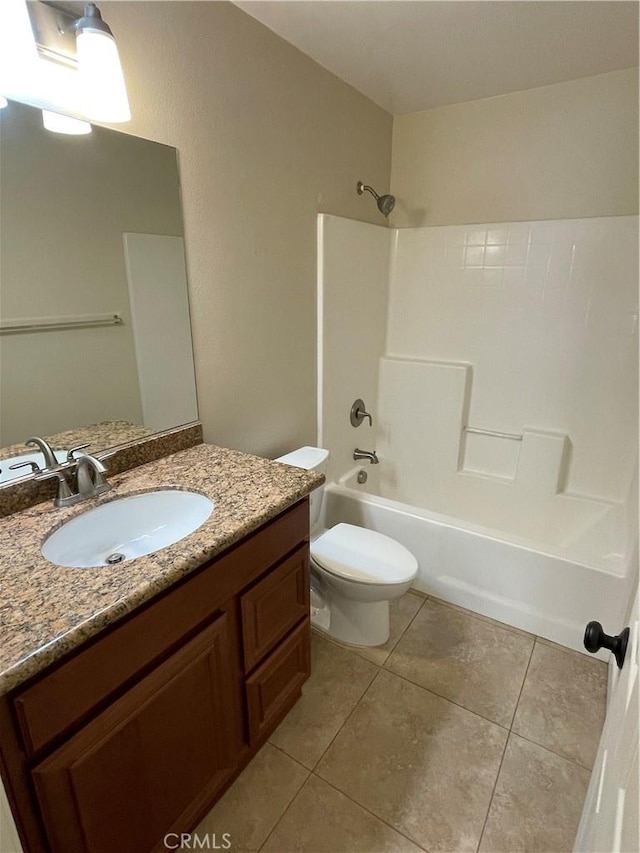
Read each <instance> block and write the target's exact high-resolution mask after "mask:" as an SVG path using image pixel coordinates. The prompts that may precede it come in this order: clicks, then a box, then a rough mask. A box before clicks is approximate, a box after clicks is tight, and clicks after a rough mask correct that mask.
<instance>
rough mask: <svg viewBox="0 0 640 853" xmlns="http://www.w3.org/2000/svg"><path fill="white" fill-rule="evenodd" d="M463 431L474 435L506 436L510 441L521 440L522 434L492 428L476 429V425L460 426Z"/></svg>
mask: <svg viewBox="0 0 640 853" xmlns="http://www.w3.org/2000/svg"><path fill="white" fill-rule="evenodd" d="M462 429H463V430H464V432H472V433H474V435H491V436H493V437H494V438H508V439H510V440H511V441H522V436H521V435H518V434H516V433H514V432H496V431H495V430H492V429H478V428H477V427H470V426H465V427H462Z"/></svg>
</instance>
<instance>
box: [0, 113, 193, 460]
mask: <svg viewBox="0 0 640 853" xmlns="http://www.w3.org/2000/svg"><path fill="white" fill-rule="evenodd" d="M0 145H1V151H0V153H1V155H2V156H1V161H0V221H1V223H2V262H1V265H0V316H1V318H2V320H3V321H6V320H15V319H18V318H19V319H25V318H47V319H48V318H53V319H55V318H57V317H78V316H86V315H93V314H110V313H113V312H119V313H120V314H121V315H122V316H123V319H124V325H122V326H117V327H116V326H107V327H101V328H93V329H73V330H65V331H48V332H37V333H33V334H18V335H14V334H12V335H3V336H2V337H0V445H3V446H6V445H11V444H14V443H15V444H18V443H21V442H23V441H24V440H25V439H26V438H28V437H29V436H30V435H34V434H37V435H51V434H52V433H56V432H60V431H62V430H66V429H70V428H72V427H78V426H86V425H88V424H93V423H97V422H100V421H104V420H126V421H131V422H133V423H142V409H141V403H140V391H139V388H138V374H137V367H136V358H135V352H134V348H133V337H132V325H131V317H130V310H129V292H128V285H127V274H126V268H125V256H124V250H123V238H122V235H123V232H125V231H133V232H141V233H150V234H165V235H175V236H180V235H182V217H181V211H180V187H179V181H178V171H177V168H176V153H175V151H174V149H172V148H169V147H167V146H164V145H156V144H154V143H151V142H148V141H147V140H140V139H135V138H132V137H130V136H126V135H124V134H122V133H114V132H112V131H110V130H104V129H103V128H95V129H94V132H93V133H92V134H91V135H89V136H80V137H70V136H65V135H62V134H56V133H50V132H49V131H47V130H44V128H43V126H42V114H41V112H40V111H39V110H36V109H33V108H32V107H26V106H23V105H22V104H15V103H12V104H10V106H9V107H8V108H7V109H5V110H3V111H2V114H1V116H0Z"/></svg>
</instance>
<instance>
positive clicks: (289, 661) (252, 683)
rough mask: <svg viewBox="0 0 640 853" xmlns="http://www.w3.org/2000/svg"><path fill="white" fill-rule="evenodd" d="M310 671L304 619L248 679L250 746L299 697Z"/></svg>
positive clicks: (308, 630)
mask: <svg viewBox="0 0 640 853" xmlns="http://www.w3.org/2000/svg"><path fill="white" fill-rule="evenodd" d="M310 674H311V624H310V621H309V617H308V616H307V618H306V619H305V621H304V622H302V623H301V624H300V625H298V627H297V628H295V629H294V630H293V631H292V632H291V633H290V634H289V636H288V637H287V638H286V640H284V642H282V643H280V645H279V646H278V648H277V649H276V650H275V651H274V652H272V653H271V654H270V655H269V657H268V658H267V659H266V660H265V661H264V663H262V664H261V665H260V666H259V667H258V668H257V669H256V670H255V672H254V673H253V674H252V675H251V676H249V678H247V682H246V685H247V710H248V714H249V738H250V741H251V744H252V745H255V744H256V743H258V742H259V741H260V740H263V739H264V737H265V736H266V735H267V734H268V733H269V732H270V731H272V730H273V728H274V727H275V726H276V725H277V724H278V723H279V722H280V720H281V719H282V718H283V717H284V715H285V714H286V713H287V711H289V709H290V708H291V707H292V706H293V705H294V704H295V702H296V700H297V698H298V697H299V696H300V691H301V690H302V685H303V684H304V682H305V681H306V680H307V678H309V675H310Z"/></svg>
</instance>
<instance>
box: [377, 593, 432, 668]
mask: <svg viewBox="0 0 640 853" xmlns="http://www.w3.org/2000/svg"><path fill="white" fill-rule="evenodd" d="M426 600H427V599H426V597H425V598H423V599H422V601H421V602H420V606H419V607H418V609H417V610H416V612H415V613H414V614H413V616H412V617H411V619H409V621H408V622H407V625H406V627H405V628H404V630H403V631H402V632H401V633H400V636H399V637H398V639H397V640H396V641H395V643H394V644H393V646H392V647H391V648H390V649H389V652H388V654H387V656H386V658H385V659H384V660H383V661H382V663H381V664H379V666H380V669H384V668H385V666H386V665H387V661H388V660H389V658H390V657H391V655H392V654H393V652H394V651H395V650H396V649H397V647H398V643H399V642H400V640H401V639H402V638H403V637H404V635H405V634H406V633H407V631H408V630H409V628H410V627H411V626H412V625H413V623H414V621H415V619H416V617H417V615H418V613H420V611H421V610H422V607H423V605H424V603H425V601H426Z"/></svg>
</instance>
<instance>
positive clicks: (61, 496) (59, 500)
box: [33, 463, 76, 506]
mask: <svg viewBox="0 0 640 853" xmlns="http://www.w3.org/2000/svg"><path fill="white" fill-rule="evenodd" d="M68 467H69V465H68V463H66V464H65V463H60V465H58V466H57V467H56V468H50V469H49V470H46V471H39V472H38V473H37V474H34V477H33V479H34V480H51V479H53V478H54V477H57V479H58V493H57V495H56V498H55V500H54V502H53V503H54V506H70V505H71V504H72V503H75V501H76V495H74V494H73V493H72V491H71V489H70V488H69V483H67V478H66V477H65V475H64V471H65V470H66V469H67V468H68Z"/></svg>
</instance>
